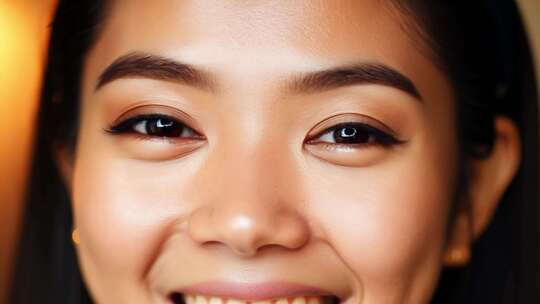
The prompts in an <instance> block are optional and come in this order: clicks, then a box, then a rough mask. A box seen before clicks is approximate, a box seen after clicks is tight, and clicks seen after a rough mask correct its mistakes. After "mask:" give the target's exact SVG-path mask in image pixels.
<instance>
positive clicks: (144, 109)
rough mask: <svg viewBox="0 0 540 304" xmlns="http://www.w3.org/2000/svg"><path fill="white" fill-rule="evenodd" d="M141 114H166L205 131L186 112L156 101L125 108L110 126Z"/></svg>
mask: <svg viewBox="0 0 540 304" xmlns="http://www.w3.org/2000/svg"><path fill="white" fill-rule="evenodd" d="M139 116H165V117H168V118H170V119H172V120H174V121H176V122H178V123H180V124H182V125H184V126H186V127H188V128H190V129H192V130H193V131H195V132H196V133H199V134H202V133H203V132H202V131H201V129H200V128H199V125H198V124H197V123H196V122H195V120H194V119H193V118H192V117H191V116H190V115H188V114H187V113H186V112H184V111H182V110H180V109H178V108H176V107H173V106H169V105H164V104H154V103H150V104H138V105H135V106H133V107H130V108H127V109H125V110H124V111H123V113H122V114H121V115H120V116H118V117H117V118H116V119H114V120H113V122H112V123H110V126H111V127H112V126H117V125H119V124H121V123H124V122H126V121H127V120H128V119H133V118H135V117H139Z"/></svg>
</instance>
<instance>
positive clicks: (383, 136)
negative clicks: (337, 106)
mask: <svg viewBox="0 0 540 304" xmlns="http://www.w3.org/2000/svg"><path fill="white" fill-rule="evenodd" d="M347 128H349V129H351V130H353V133H352V134H351V133H348V134H347V133H344V130H345V129H347ZM337 131H341V132H339V133H337ZM327 134H329V135H330V136H331V137H332V139H333V140H334V142H332V143H329V142H328V141H321V140H318V139H319V138H322V137H325V136H326V135H327ZM337 135H347V136H349V137H351V138H353V137H354V136H355V135H356V136H357V138H356V139H358V137H360V138H361V139H362V141H361V142H352V143H351V142H348V143H347V142H345V143H343V142H336V140H335V138H336V136H337ZM307 143H308V144H323V145H325V146H326V147H336V146H337V147H341V146H344V147H359V146H382V147H390V146H393V145H398V144H402V143H403V141H401V140H399V139H397V138H396V137H394V136H392V135H390V134H388V133H386V132H384V131H381V130H379V129H377V128H375V127H373V126H371V125H368V124H366V123H361V122H343V123H339V124H336V125H334V126H332V127H330V128H327V129H325V130H323V131H321V132H319V133H317V134H316V135H314V136H312V139H309V140H308V141H307Z"/></svg>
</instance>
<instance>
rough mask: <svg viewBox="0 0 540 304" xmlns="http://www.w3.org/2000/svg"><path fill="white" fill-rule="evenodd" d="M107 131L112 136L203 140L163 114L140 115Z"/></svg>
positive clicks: (191, 130) (194, 132) (180, 123)
mask: <svg viewBox="0 0 540 304" xmlns="http://www.w3.org/2000/svg"><path fill="white" fill-rule="evenodd" d="M106 131H107V132H109V133H112V134H124V133H134V134H137V135H140V136H143V137H161V138H163V137H167V138H173V139H174V138H190V139H199V138H203V136H201V135H199V134H198V133H197V132H196V131H194V130H193V129H192V128H190V127H188V126H186V125H185V124H184V123H182V122H180V121H178V120H177V119H175V118H173V117H171V116H168V115H163V114H144V115H138V116H135V117H132V118H128V119H126V120H124V121H122V122H120V123H118V124H116V125H114V126H112V127H110V128H109V129H108V130H106Z"/></svg>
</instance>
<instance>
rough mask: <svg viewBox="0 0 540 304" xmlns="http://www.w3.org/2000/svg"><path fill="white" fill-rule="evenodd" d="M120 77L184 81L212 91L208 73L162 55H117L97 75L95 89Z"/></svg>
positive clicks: (212, 83)
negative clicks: (117, 56) (116, 57)
mask: <svg viewBox="0 0 540 304" xmlns="http://www.w3.org/2000/svg"><path fill="white" fill-rule="evenodd" d="M120 78H149V79H156V80H165V81H172V82H179V83H184V84H187V85H190V86H194V87H197V88H200V89H203V90H207V91H214V90H215V84H214V82H213V81H212V78H211V77H210V75H208V74H207V73H206V72H204V71H202V70H200V69H197V68H195V67H193V66H192V65H189V64H184V63H181V62H178V61H175V60H173V59H169V58H166V57H162V56H157V55H152V54H145V53H138V52H135V53H130V54H127V55H124V56H121V57H119V58H118V59H116V60H115V61H114V62H113V63H111V64H110V65H109V66H108V67H107V68H106V69H105V71H103V73H102V74H101V75H100V76H99V78H98V82H97V85H96V88H95V90H98V89H99V88H101V87H102V86H104V85H105V84H107V83H109V82H112V81H113V80H116V79H120Z"/></svg>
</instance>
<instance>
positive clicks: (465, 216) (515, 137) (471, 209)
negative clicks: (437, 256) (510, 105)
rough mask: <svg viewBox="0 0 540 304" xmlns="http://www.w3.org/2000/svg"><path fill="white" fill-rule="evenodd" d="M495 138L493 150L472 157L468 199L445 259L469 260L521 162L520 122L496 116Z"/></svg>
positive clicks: (453, 262) (458, 262)
mask: <svg viewBox="0 0 540 304" xmlns="http://www.w3.org/2000/svg"><path fill="white" fill-rule="evenodd" d="M494 124H495V126H494V127H495V140H494V144H493V149H492V151H491V153H490V154H489V155H488V156H487V157H486V158H482V159H471V160H470V164H471V167H470V180H469V185H468V189H469V191H468V197H466V199H467V200H468V201H467V203H466V204H464V207H462V208H459V210H458V211H457V214H456V218H455V220H454V223H453V225H452V226H451V228H450V229H451V230H450V231H449V232H450V234H449V239H448V243H447V246H446V247H447V248H446V252H445V254H444V262H445V264H446V265H447V266H459V265H462V264H465V263H467V262H468V259H469V256H470V246H471V244H472V242H474V240H476V239H477V238H478V237H479V236H480V235H481V234H482V233H483V232H484V230H485V229H486V227H487V226H488V223H489V222H490V221H491V218H492V216H493V214H494V212H495V209H496V208H497V205H498V203H499V201H500V199H501V198H502V195H503V194H504V192H505V191H506V189H507V188H508V186H509V185H510V182H511V181H512V179H513V178H514V176H515V174H516V171H517V169H518V167H519V163H520V161H521V143H520V139H519V131H518V129H517V127H516V125H515V124H514V123H513V122H512V120H510V119H509V118H507V117H504V116H498V117H496V118H495V121H494Z"/></svg>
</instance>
